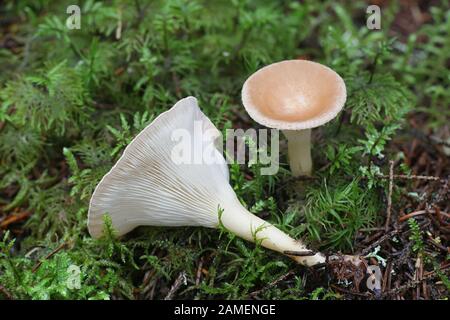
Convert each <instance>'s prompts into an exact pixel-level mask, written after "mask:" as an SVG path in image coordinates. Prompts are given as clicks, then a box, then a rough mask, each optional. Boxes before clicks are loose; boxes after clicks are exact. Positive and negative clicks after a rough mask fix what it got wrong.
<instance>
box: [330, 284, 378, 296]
mask: <svg viewBox="0 0 450 320" xmlns="http://www.w3.org/2000/svg"><path fill="white" fill-rule="evenodd" d="M331 287H332V288H333V289H335V290H337V291H340V292H342V293H345V294H350V295H354V296H358V297H364V298H370V297H372V295H371V294H370V293H360V292H356V291H350V290H347V289H344V288H341V287H338V286H336V285H334V284H332V285H331Z"/></svg>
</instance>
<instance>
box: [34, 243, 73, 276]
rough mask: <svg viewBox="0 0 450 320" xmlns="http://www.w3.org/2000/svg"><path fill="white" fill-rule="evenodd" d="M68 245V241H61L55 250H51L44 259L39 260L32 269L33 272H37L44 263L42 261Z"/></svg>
mask: <svg viewBox="0 0 450 320" xmlns="http://www.w3.org/2000/svg"><path fill="white" fill-rule="evenodd" d="M66 246H67V242H63V243H61V244H60V245H59V246H58V247H57V248H56V249H55V250H53V251H52V252H50V253H49V254H48V255H46V256H45V258H44V259H42V260H39V262H38V263H36V265H35V266H34V267H33V269H32V270H31V271H32V272H36V270H37V269H39V267H40V266H41V265H42V263H43V262H44V261H45V260H47V259H50V258H51V257H52V256H54V255H55V254H56V253H58V252H59V251H61V250H62V249H63V248H64V247H66Z"/></svg>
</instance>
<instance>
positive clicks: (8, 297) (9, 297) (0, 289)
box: [0, 284, 13, 300]
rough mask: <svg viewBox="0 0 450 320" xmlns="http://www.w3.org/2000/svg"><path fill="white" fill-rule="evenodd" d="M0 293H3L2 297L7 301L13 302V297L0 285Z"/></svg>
mask: <svg viewBox="0 0 450 320" xmlns="http://www.w3.org/2000/svg"><path fill="white" fill-rule="evenodd" d="M0 292H1V293H3V295H4V296H5V298H6V299H7V300H13V296H12V295H11V293H9V291H8V290H6V288H5V287H4V286H2V285H1V284H0Z"/></svg>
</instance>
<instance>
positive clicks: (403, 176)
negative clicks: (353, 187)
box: [377, 174, 446, 183]
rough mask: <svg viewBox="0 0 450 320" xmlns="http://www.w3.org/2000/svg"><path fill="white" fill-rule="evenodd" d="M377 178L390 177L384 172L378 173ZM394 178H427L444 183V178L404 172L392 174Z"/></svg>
mask: <svg viewBox="0 0 450 320" xmlns="http://www.w3.org/2000/svg"><path fill="white" fill-rule="evenodd" d="M377 177H378V178H381V179H390V175H385V174H378V175H377ZM393 178H394V179H401V180H427V181H440V182H441V183H445V182H446V179H443V178H441V177H435V176H418V175H410V176H408V175H405V174H394V175H393Z"/></svg>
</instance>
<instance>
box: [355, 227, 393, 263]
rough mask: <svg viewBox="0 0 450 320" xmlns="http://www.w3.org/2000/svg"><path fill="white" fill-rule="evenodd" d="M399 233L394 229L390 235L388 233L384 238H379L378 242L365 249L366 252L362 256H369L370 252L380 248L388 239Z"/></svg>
mask: <svg viewBox="0 0 450 320" xmlns="http://www.w3.org/2000/svg"><path fill="white" fill-rule="evenodd" d="M398 232H399V230H398V229H394V230H392V231H390V232H388V233H386V234H385V235H384V236H382V237H381V238H379V239H378V240H377V241H375V242H373V243H372V244H371V245H370V246H368V247H366V248H364V250H363V251H362V252H361V256H365V255H367V254H368V253H369V252H370V251H372V250H373V249H374V248H376V247H378V246H379V245H380V244H381V243H382V242H384V241H386V240H387V239H390V238H392V237H393V236H395V235H396V234H397V233H398Z"/></svg>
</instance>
